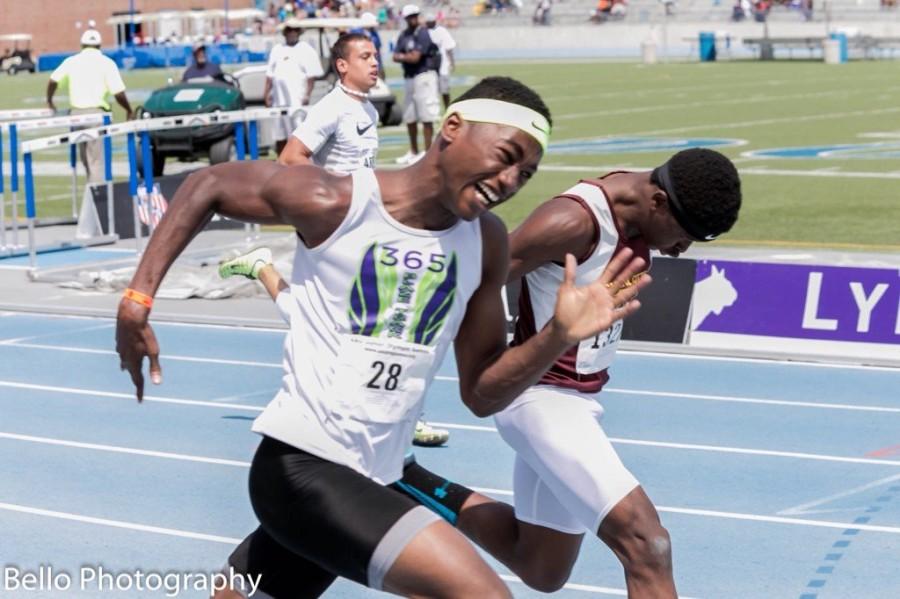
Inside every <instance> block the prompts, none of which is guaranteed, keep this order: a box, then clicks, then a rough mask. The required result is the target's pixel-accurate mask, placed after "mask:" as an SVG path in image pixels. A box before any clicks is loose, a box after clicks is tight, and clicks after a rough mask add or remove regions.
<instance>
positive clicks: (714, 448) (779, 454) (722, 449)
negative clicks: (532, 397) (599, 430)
mask: <svg viewBox="0 0 900 599" xmlns="http://www.w3.org/2000/svg"><path fill="white" fill-rule="evenodd" d="M429 424H432V425H434V426H436V427H440V428H449V429H458V430H467V431H479V432H485V433H496V432H497V429H496V428H494V427H492V426H477V425H472V424H454V423H452V422H436V421H431V420H430V421H429ZM609 440H610V441H611V442H612V443H614V444H617V445H639V446H644V447H663V448H666V449H687V450H693V451H708V452H711V453H735V454H743V455H759V456H766V457H776V458H792V459H797V460H815V461H820V462H842V463H846V464H870V465H874V466H900V460H882V459H878V458H854V457H846V456H834V455H824V454H818V453H802V452H796V451H776V450H772V449H751V448H747V447H728V446H723V445H700V444H696V443H670V442H668V441H646V440H643V439H625V438H622V437H610V438H609Z"/></svg>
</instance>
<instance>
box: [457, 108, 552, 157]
mask: <svg viewBox="0 0 900 599" xmlns="http://www.w3.org/2000/svg"><path fill="white" fill-rule="evenodd" d="M453 113H456V114H458V115H459V116H461V117H462V118H464V119H465V120H467V121H475V122H478V123H495V124H497V125H509V126H510V127H515V128H516V129H521V130H522V131H524V132H525V133H527V134H528V135H530V136H531V137H533V138H534V139H535V140H537V142H538V143H539V144H541V148H542V149H543V150H544V151H545V152H546V151H547V144H548V143H549V142H550V123H549V122H548V121H547V117H545V116H544V115H542V114H541V113H539V112H538V111H536V110H532V109H531V108H528V107H527V106H522V105H521V104H514V103H512V102H504V101H503V100H491V99H488V98H474V99H472V100H462V101H460V102H454V103H453V104H451V105H450V106H449V107H448V108H447V112H446V113H445V114H444V120H446V119H447V117H448V116H450V115H451V114H453Z"/></svg>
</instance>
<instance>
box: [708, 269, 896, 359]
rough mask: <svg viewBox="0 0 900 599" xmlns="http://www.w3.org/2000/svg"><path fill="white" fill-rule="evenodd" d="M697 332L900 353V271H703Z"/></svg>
mask: <svg viewBox="0 0 900 599" xmlns="http://www.w3.org/2000/svg"><path fill="white" fill-rule="evenodd" d="M692 310H693V311H692V316H691V330H694V331H701V332H713V333H734V334H743V335H765V336H771V337H789V338H793V339H827V340H831V341H856V342H866V343H888V344H892V345H900V269H887V268H854V267H841V266H811V265H799V264H764V263H754V262H729V261H720V260H703V261H699V262H698V263H697V282H696V285H695V286H694V299H693V309H692Z"/></svg>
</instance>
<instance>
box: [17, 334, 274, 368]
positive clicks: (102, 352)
mask: <svg viewBox="0 0 900 599" xmlns="http://www.w3.org/2000/svg"><path fill="white" fill-rule="evenodd" d="M110 326H112V325H110ZM0 345H13V346H15V347H23V348H26V349H40V350H51V351H62V352H74V353H82V354H95V355H101V356H116V355H118V354H117V353H116V352H115V351H113V350H111V349H91V348H87V347H61V346H58V345H43V344H41V343H19V342H18V340H15V339H13V340H10V341H6V342H3V341H0ZM160 359H161V360H162V361H163V362H165V361H167V360H173V361H175V362H201V363H204V364H222V365H225V366H252V367H254V368H278V369H281V368H282V365H281V364H276V363H274V362H254V361H252V360H226V359H224V358H198V357H195V356H180V355H177V354H176V355H172V354H163V355H161V357H160Z"/></svg>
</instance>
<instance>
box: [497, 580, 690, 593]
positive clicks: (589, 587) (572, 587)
mask: <svg viewBox="0 0 900 599" xmlns="http://www.w3.org/2000/svg"><path fill="white" fill-rule="evenodd" d="M497 576H499V577H500V578H502V579H503V580H505V581H507V582H514V583H516V584H522V585H524V584H525V583H524V582H522V579H521V578H519V577H517V576H513V575H512V574H497ZM563 588H564V589H566V590H569V591H583V592H585V593H596V594H598V595H615V596H617V597H627V596H628V591H626V590H625V589H614V588H611V587H600V586H596V585H593V584H578V583H575V582H567V583H566V584H564V585H563ZM678 599H697V598H696V597H689V596H687V595H678Z"/></svg>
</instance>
